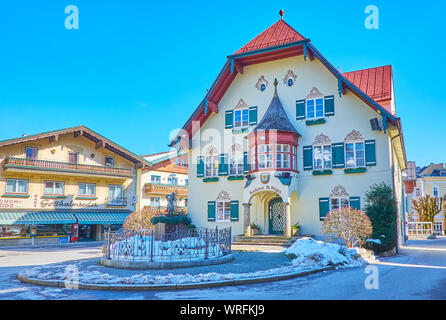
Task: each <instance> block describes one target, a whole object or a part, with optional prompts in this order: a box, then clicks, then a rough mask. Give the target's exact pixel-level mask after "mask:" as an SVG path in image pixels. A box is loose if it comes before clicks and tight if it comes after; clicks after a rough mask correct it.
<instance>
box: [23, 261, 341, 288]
mask: <svg viewBox="0 0 446 320" xmlns="http://www.w3.org/2000/svg"><path fill="white" fill-rule="evenodd" d="M339 265H340V264H339V263H338V264H334V265H331V266H328V267H323V268H319V269H313V270H308V271H300V272H293V273H288V274H283V275H273V276H266V277H261V278H260V277H259V278H248V279H240V280H223V281H207V282H200V283H183V284H143V285H138V284H135V285H129V284H113V285H106V284H93V283H77V284H75V283H70V286H76V285H77V287H78V289H85V290H110V291H146V290H185V289H199V288H213V287H222V286H231V285H244V284H253V283H262V282H272V281H280V280H286V279H292V278H297V277H303V276H306V275H310V274H313V273H318V272H323V271H328V270H333V269H335V268H336V267H338V266H339ZM17 279H19V280H20V281H22V282H25V283H29V284H35V285H40V286H47V287H59V288H65V287H66V286H65V281H63V280H39V279H33V278H26V277H24V276H22V275H20V274H18V275H17Z"/></svg>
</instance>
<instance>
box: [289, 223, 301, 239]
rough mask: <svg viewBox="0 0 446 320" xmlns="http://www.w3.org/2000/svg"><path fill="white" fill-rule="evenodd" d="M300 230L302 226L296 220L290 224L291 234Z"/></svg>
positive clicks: (296, 233)
mask: <svg viewBox="0 0 446 320" xmlns="http://www.w3.org/2000/svg"><path fill="white" fill-rule="evenodd" d="M301 230H302V226H301V225H300V223H299V222H296V223H295V224H293V225H292V226H291V235H293V236H294V235H300V231H301Z"/></svg>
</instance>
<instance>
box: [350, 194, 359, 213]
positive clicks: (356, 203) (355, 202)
mask: <svg viewBox="0 0 446 320" xmlns="http://www.w3.org/2000/svg"><path fill="white" fill-rule="evenodd" d="M350 207H351V208H353V209H357V210H361V197H350Z"/></svg>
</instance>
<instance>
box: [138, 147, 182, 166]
mask: <svg viewBox="0 0 446 320" xmlns="http://www.w3.org/2000/svg"><path fill="white" fill-rule="evenodd" d="M183 154H185V152H181V153H180V154H178V151H177V150H171V151H165V152H159V153H153V154H149V155H146V156H142V157H143V158H144V159H146V160H147V161H150V162H151V163H152V164H157V163H159V162H162V161H165V160H169V159H174V158H177V157H179V156H181V155H183Z"/></svg>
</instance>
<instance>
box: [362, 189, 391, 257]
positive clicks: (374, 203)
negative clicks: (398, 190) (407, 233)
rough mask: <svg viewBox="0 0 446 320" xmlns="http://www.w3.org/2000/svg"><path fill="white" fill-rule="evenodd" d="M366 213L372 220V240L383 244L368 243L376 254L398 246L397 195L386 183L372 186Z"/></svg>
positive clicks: (366, 202)
mask: <svg viewBox="0 0 446 320" xmlns="http://www.w3.org/2000/svg"><path fill="white" fill-rule="evenodd" d="M365 196H366V198H365V206H364V212H365V213H366V214H367V216H368V217H369V218H370V221H371V222H372V227H373V233H372V236H371V238H373V239H378V240H379V241H380V242H381V244H380V245H379V244H376V243H368V246H369V248H370V249H373V250H374V251H376V252H384V251H388V250H390V249H392V248H394V247H396V245H397V241H398V238H397V237H398V236H397V224H396V219H397V213H398V208H397V204H396V199H395V195H394V193H393V190H392V188H391V187H389V186H388V185H386V184H385V183H384V182H382V183H380V184H374V185H372V186H370V189H369V191H367V192H366V194H365Z"/></svg>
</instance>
